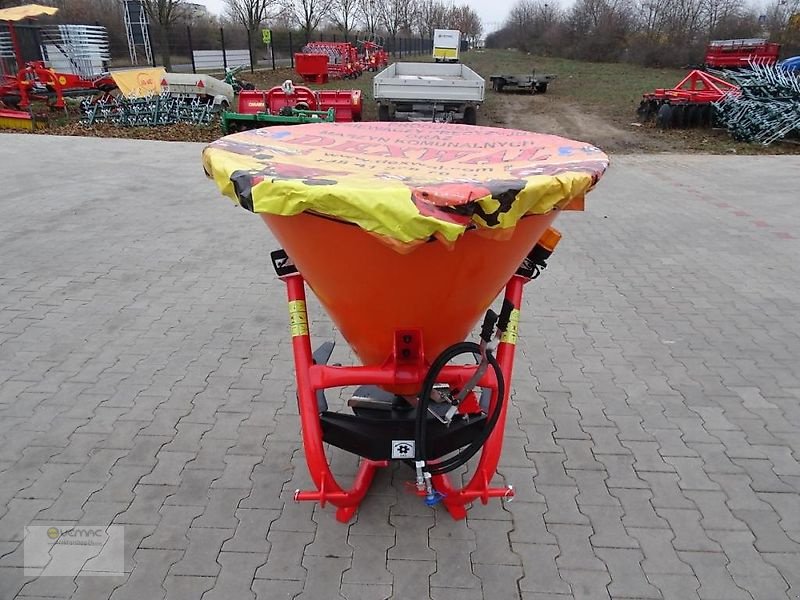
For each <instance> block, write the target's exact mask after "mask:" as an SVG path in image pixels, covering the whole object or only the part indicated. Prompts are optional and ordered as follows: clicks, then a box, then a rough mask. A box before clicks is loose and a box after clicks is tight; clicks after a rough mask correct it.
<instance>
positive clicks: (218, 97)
mask: <svg viewBox="0 0 800 600" xmlns="http://www.w3.org/2000/svg"><path fill="white" fill-rule="evenodd" d="M161 91H162V93H168V94H170V95H172V96H181V97H183V98H187V99H194V98H200V99H201V100H212V103H213V106H214V107H215V108H219V109H220V110H224V109H227V108H229V107H231V106H233V99H234V93H233V86H232V85H231V84H229V83H226V82H224V81H221V80H219V79H217V78H216V77H211V75H195V74H193V73H164V77H163V78H162V79H161Z"/></svg>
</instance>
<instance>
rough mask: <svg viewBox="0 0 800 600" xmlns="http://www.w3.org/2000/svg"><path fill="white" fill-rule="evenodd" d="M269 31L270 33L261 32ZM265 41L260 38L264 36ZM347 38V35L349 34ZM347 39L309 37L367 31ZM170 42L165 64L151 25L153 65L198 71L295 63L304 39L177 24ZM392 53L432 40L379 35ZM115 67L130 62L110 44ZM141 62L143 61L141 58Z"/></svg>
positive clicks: (424, 47) (417, 51)
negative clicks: (382, 36) (295, 56)
mask: <svg viewBox="0 0 800 600" xmlns="http://www.w3.org/2000/svg"><path fill="white" fill-rule="evenodd" d="M264 31H268V32H269V35H268V36H266V35H264ZM265 38H267V39H268V40H269V41H268V42H267V43H264V39H265ZM348 38H349V39H348ZM348 38H345V37H344V36H342V35H341V34H334V33H314V34H313V35H312V36H310V39H309V40H308V41H315V42H316V41H324V42H344V41H350V42H353V43H356V42H357V41H359V40H363V39H365V36H360V35H358V34H355V33H354V34H352V35H350V36H348ZM166 39H167V40H168V41H167V42H166V43H168V44H169V57H170V60H169V63H170V64H169V65H165V64H164V63H165V62H166V61H165V60H164V53H163V52H162V51H161V50H162V49H161V46H162V45H163V44H164V43H165V36H163V35H161V32H159V31H158V30H157V29H156V28H154V27H152V26H151V31H150V40H151V44H152V49H153V53H152V56H153V60H152V63H153V66H169V67H170V69H171V70H173V71H179V72H192V73H197V72H201V71H220V70H222V69H225V68H227V67H232V66H239V65H244V66H246V67H247V66H249V68H250V70H251V71H254V70H255V69H265V68H266V69H278V68H285V67H292V68H293V67H294V55H295V53H296V52H300V50H301V49H302V47H303V46H304V45H305V44H306V43H307V42H306V37H305V35H304V34H303V33H302V32H299V31H288V30H259V31H258V32H254V33H251V32H249V31H247V30H246V29H245V28H243V27H231V26H228V27H220V28H212V27H192V26H175V27H173V28H171V29H170V31H169V35H168V36H166ZM378 42H379V43H382V45H383V46H384V48H385V49H386V50H387V51H388V52H389V53H390V54H391V55H392V56H394V57H396V58H403V57H406V56H417V55H422V54H429V53H431V52H432V50H433V40H431V39H423V38H418V37H397V38H395V39H390V38H386V39H383V40H378ZM112 52H113V55H114V57H115V60H114V61H113V64H114V65H115V66H127V65H130V60H129V59H128V54H127V48H113V49H112ZM140 64H142V63H141V62H140Z"/></svg>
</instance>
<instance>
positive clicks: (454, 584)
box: [429, 537, 481, 589]
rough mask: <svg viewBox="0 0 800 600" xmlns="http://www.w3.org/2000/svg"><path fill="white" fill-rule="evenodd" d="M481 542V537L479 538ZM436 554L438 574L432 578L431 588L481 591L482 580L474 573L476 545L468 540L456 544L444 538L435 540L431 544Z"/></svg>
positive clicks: (434, 574)
mask: <svg viewBox="0 0 800 600" xmlns="http://www.w3.org/2000/svg"><path fill="white" fill-rule="evenodd" d="M478 539H479V540H480V537H478ZM429 545H430V547H431V549H432V550H433V551H434V552H436V572H435V573H433V574H432V575H431V577H430V584H431V587H440V588H459V589H465V588H466V589H479V588H480V587H481V580H480V579H478V578H477V577H476V576H475V575H474V574H473V572H472V568H473V566H472V560H470V559H471V555H472V559H473V560H474V557H475V555H474V552H475V548H476V543H475V542H471V541H468V540H458V541H457V542H454V541H452V540H447V539H443V538H434V539H431V540H430V542H429ZM476 562H477V561H476Z"/></svg>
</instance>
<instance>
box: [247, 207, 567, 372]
mask: <svg viewBox="0 0 800 600" xmlns="http://www.w3.org/2000/svg"><path fill="white" fill-rule="evenodd" d="M555 214H556V213H555V211H551V212H550V213H548V214H546V215H531V216H528V217H525V218H523V219H521V220H520V221H519V223H518V224H517V226H516V227H515V228H514V230H513V233H512V235H511V237H510V238H509V239H507V240H498V239H492V238H490V237H486V236H482V235H481V234H480V230H471V231H468V232H466V233H465V234H464V235H463V236H462V237H461V238H460V239H459V240H458V242H457V243H456V244H455V248H453V249H450V248H448V247H447V246H445V245H444V244H442V243H440V242H438V241H434V242H429V243H427V244H422V245H420V246H419V247H417V248H415V249H414V251H413V252H410V253H407V254H400V253H399V252H397V251H395V250H394V249H392V248H391V247H389V246H387V245H386V244H384V243H383V242H381V241H380V240H379V239H378V238H376V237H375V236H373V235H370V234H369V233H367V232H365V231H364V230H363V229H361V228H360V227H358V226H356V225H351V224H349V223H342V222H339V221H335V220H333V219H328V218H323V217H319V216H316V215H310V214H301V215H297V216H294V217H282V216H274V215H267V214H262V215H261V216H262V217H263V219H264V221H266V223H267V225H268V226H269V228H270V229H271V230H272V232H273V233H274V234H275V237H276V238H277V239H278V241H279V242H280V243H281V245H282V246H283V248H284V249H285V250H286V252H287V253H288V254H289V256H291V257H292V260H293V261H294V263H295V265H296V266H297V268H298V270H299V271H300V273H302V274H303V277H305V279H306V281H307V282H308V284H309V285H310V286H311V288H312V289H313V290H314V293H315V294H316V295H317V297H318V298H319V300H320V302H321V303H322V305H323V307H324V308H325V310H326V311H327V312H328V314H330V316H331V318H332V319H333V321H334V322H335V323H336V325H337V327H338V328H339V330H340V331H341V332H342V335H343V336H344V338H345V339H346V340H347V342H348V343H349V344H350V345H351V346H352V347H353V350H354V351H355V352H356V354H357V355H358V356H359V358H360V359H361V361H362V362H363V363H364V364H371V365H379V364H381V363H383V362H384V361H385V360H386V359H387V358H389V356H390V355H391V352H392V344H393V341H394V332H395V331H396V330H398V329H420V330H421V331H422V339H423V342H424V345H425V353H426V355H427V358H428V360H433V359H434V358H436V356H437V355H438V354H439V353H440V352H441V351H442V350H444V349H445V348H446V347H447V346H450V345H451V344H454V343H456V342H460V341H461V340H463V339H464V338H465V337H466V336H467V334H468V333H469V332H470V331H471V330H472V328H473V327H474V325H475V323H476V322H477V321H478V320H479V319H480V318H481V317H482V316H483V314H484V313H485V311H486V309H487V308H488V307H489V305H490V304H491V303H492V301H493V300H494V299H495V298H496V297H497V294H498V293H499V292H500V290H501V289H502V287H503V286H504V285H505V284H506V282H507V281H508V279H509V278H510V277H511V275H513V273H514V271H516V269H517V268H518V267H519V265H520V264H521V263H522V260H523V259H524V258H525V256H526V255H527V254H528V253H529V252H530V250H531V248H532V247H533V245H534V244H535V243H536V241H537V240H538V239H539V238H540V237H541V235H542V233H544V231H545V229H547V226H548V225H549V224H550V223H551V222H552V221H553V219H554V218H555Z"/></svg>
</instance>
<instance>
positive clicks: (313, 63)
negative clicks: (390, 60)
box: [294, 42, 363, 83]
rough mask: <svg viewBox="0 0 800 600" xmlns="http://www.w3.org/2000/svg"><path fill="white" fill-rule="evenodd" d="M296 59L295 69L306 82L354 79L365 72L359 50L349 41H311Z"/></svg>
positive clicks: (296, 55)
mask: <svg viewBox="0 0 800 600" xmlns="http://www.w3.org/2000/svg"><path fill="white" fill-rule="evenodd" d="M294 60H295V71H297V74H298V75H300V76H301V77H302V78H303V81H305V82H306V83H326V82H327V81H328V80H329V79H354V78H356V77H358V76H359V75H361V73H362V72H363V67H362V65H361V61H360V60H359V57H358V50H357V49H356V48H355V46H353V45H352V44H351V43H349V42H309V43H308V44H306V45H305V46H303V48H302V50H301V51H300V52H298V53H297V54H295V56H294Z"/></svg>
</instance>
